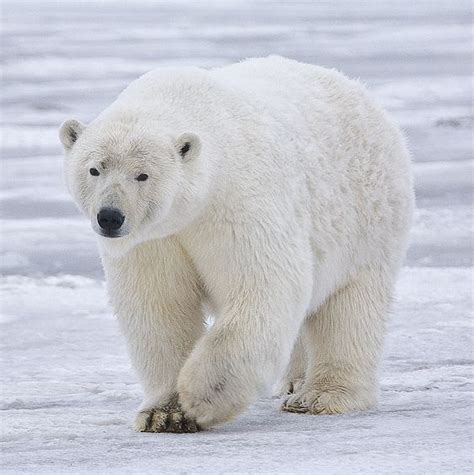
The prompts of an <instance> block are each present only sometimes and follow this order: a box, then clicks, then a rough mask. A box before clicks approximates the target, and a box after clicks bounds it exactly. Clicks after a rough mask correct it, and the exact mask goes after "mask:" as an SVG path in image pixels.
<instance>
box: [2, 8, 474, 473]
mask: <svg viewBox="0 0 474 475" xmlns="http://www.w3.org/2000/svg"><path fill="white" fill-rule="evenodd" d="M471 25H472V12H471V4H470V2H469V1H463V0H456V1H454V0H451V1H449V0H446V1H434V0H416V1H413V0H397V1H395V0H393V1H387V0H381V1H376V0H374V1H364V2H361V1H351V0H340V1H338V0H333V1H329V0H327V1H312V2H310V1H308V2H302V1H294V2H291V1H286V2H285V1H265V2H263V1H261V2H258V1H255V0H253V1H248V2H247V1H220V2H219V1H214V2H210V1H199V2H198V1H195V2H188V1H173V2H171V1H169V2H158V1H151V0H150V1H143V0H142V1H133V2H132V1H129V2H120V1H113V0H110V1H64V0H63V1H57V2H47V1H30V2H25V1H22V0H20V1H18V0H17V1H13V0H9V1H4V2H3V6H2V20H1V30H2V38H1V48H2V60H3V73H2V88H1V106H2V114H1V118H0V126H1V142H2V143H1V145H2V164H1V180H2V182H1V190H0V214H1V223H0V231H1V258H0V264H1V269H2V277H1V279H0V291H1V293H2V295H1V320H0V323H1V343H2V349H1V356H2V366H1V368H0V369H1V375H0V376H1V403H0V415H1V417H2V421H1V445H2V454H1V462H2V464H3V470H4V473H6V472H9V473H34V472H47V473H51V472H58V473H73V472H74V473H75V472H82V473H86V472H87V473H91V472H96V473H132V472H141V473H143V472H168V473H169V472H180V473H184V472H207V473H209V472H267V473H268V472H290V473H301V472H311V473H316V472H319V473H395V472H404V473H420V472H426V473H433V472H441V473H448V472H449V473H463V472H466V473H467V472H469V471H471V472H472V470H473V469H474V466H473V463H472V455H471V450H470V449H472V439H473V424H472V423H473V420H472V417H473V405H472V403H473V397H472V376H473V371H472V361H473V360H472V356H473V354H472V352H473V341H472V336H473V331H472V326H471V324H472V323H471V322H472V276H473V274H472V236H471V230H472V223H473V221H472V177H473V175H472V161H471V160H472V140H473V135H472V129H473V124H474V119H473V111H472V83H471V78H470V74H471V70H472V51H471V41H472V34H471V31H472V30H471V28H472V26H471ZM271 53H276V54H282V55H285V56H288V57H291V58H294V59H297V60H301V61H306V62H310V63H315V64H320V65H324V66H329V67H335V68H337V69H340V70H342V71H343V72H345V73H346V74H348V75H349V76H352V77H357V78H360V79H361V80H362V81H364V82H365V83H366V84H367V85H368V86H369V88H370V89H371V90H372V91H373V94H374V95H375V96H376V97H378V99H379V100H380V101H381V102H382V104H384V105H385V106H386V108H388V109H389V111H390V112H391V113H392V114H393V115H394V116H395V117H396V118H397V119H398V121H399V122H400V124H401V125H402V127H403V129H404V130H405V132H406V134H407V136H408V140H409V143H410V148H411V150H412V152H413V159H414V170H415V177H416V192H417V204H418V210H417V213H416V219H415V224H414V227H413V232H412V244H411V247H410V250H409V253H408V257H407V260H406V266H405V268H404V269H403V271H402V273H401V278H400V281H399V285H398V291H397V298H396V302H395V305H394V308H393V312H392V317H391V323H390V326H389V333H388V337H387V345H386V351H385V356H384V362H383V365H382V371H381V394H380V406H379V408H378V410H376V411H372V412H369V413H365V414H350V415H344V416H338V417H334V416H304V415H299V414H288V413H281V412H279V411H278V407H279V404H280V402H281V401H278V400H275V399H270V398H266V399H262V400H260V401H259V402H258V403H257V404H256V405H255V406H253V407H252V408H251V409H250V410H249V411H248V412H247V413H245V414H244V415H242V416H241V417H240V418H238V419H237V420H236V421H235V422H233V423H231V424H228V425H226V426H223V427H220V428H215V429H213V430H211V431H209V432H206V433H199V434H193V435H174V434H136V433H134V432H132V430H131V428H130V420H131V419H132V417H133V413H134V410H135V408H136V406H137V405H138V404H139V403H140V387H139V385H138V384H137V381H136V378H135V376H134V375H133V373H132V372H131V369H130V366H129V362H128V358H127V355H126V351H125V345H124V340H123V338H122V337H121V335H120V334H119V332H118V328H117V325H116V322H115V320H114V318H113V316H112V314H111V310H110V308H109V306H108V304H107V298H106V295H105V292H104V284H103V274H102V271H101V266H100V261H99V257H98V254H97V251H96V246H95V240H94V235H93V232H92V230H91V229H90V226H89V223H87V222H86V220H85V219H83V218H82V217H80V216H79V214H78V212H77V211H76V209H75V207H74V205H73V204H72V203H71V201H70V199H69V197H68V195H67V192H66V190H65V188H64V185H63V181H62V156H61V148H60V146H59V143H58V139H57V128H58V125H59V124H60V123H61V122H62V121H63V120H64V119H66V118H69V117H75V118H78V119H80V120H82V121H84V122H87V121H89V120H91V119H93V118H94V117H95V115H96V114H98V113H99V112H100V111H101V110H102V109H103V108H104V107H105V106H107V105H108V104H109V103H110V102H111V101H112V100H113V99H114V97H115V96H116V95H117V94H118V93H119V92H120V91H121V90H122V89H123V88H124V87H125V86H126V85H127V84H128V83H129V82H130V81H131V80H133V79H134V78H136V77H137V76H138V75H140V74H142V73H144V72H146V71H148V70H150V69H152V68H155V67H157V66H160V65H197V66H202V67H213V66H217V65H222V64H226V63H229V62H233V61H237V60H240V59H243V58H245V57H251V56H265V55H267V54H271Z"/></svg>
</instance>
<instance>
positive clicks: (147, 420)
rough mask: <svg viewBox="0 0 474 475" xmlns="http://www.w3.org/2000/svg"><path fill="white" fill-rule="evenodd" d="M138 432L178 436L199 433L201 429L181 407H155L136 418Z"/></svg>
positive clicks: (135, 427) (142, 412)
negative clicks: (170, 433) (171, 433)
mask: <svg viewBox="0 0 474 475" xmlns="http://www.w3.org/2000/svg"><path fill="white" fill-rule="evenodd" d="M134 429H135V430H136V431H137V432H173V433H176V434H181V433H193V432H198V431H199V429H200V427H199V426H198V425H197V424H196V422H195V420H194V419H192V418H191V417H189V416H187V415H186V414H185V413H184V412H183V410H182V409H181V407H180V406H179V405H172V406H165V407H154V408H152V409H147V410H145V411H140V412H139V413H138V414H137V417H136V418H135V423H134Z"/></svg>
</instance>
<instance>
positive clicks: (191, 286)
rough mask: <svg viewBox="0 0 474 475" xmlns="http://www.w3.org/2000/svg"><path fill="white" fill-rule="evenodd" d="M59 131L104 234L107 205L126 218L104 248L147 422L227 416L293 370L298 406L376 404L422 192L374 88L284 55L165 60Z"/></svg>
mask: <svg viewBox="0 0 474 475" xmlns="http://www.w3.org/2000/svg"><path fill="white" fill-rule="evenodd" d="M60 137H61V141H62V143H63V145H64V147H65V151H66V167H65V168H66V177H67V183H68V186H69V189H70V191H71V193H72V195H73V197H74V199H75V201H76V203H77V204H78V206H79V207H80V208H81V209H82V210H83V212H84V213H85V214H86V215H87V216H88V217H89V218H90V219H91V221H92V226H93V227H94V229H95V230H96V231H97V232H98V233H99V234H104V230H103V229H102V228H101V226H102V225H99V224H98V221H97V220H98V217H97V216H98V213H99V211H101V210H103V209H105V208H107V209H110V208H113V209H115V210H119V212H120V213H121V214H122V217H123V218H124V221H123V225H122V226H121V227H120V229H118V230H116V231H115V230H114V231H113V234H112V235H113V236H116V237H117V239H112V238H110V237H104V236H103V235H101V236H99V237H98V241H99V247H100V252H101V256H102V260H103V265H104V269H105V274H106V278H107V284H108V290H109V295H110V299H111V302H112V304H113V307H114V310H115V313H116V314H117V317H118V319H119V322H120V325H121V328H122V330H123V332H124V334H125V336H126V339H127V342H128V346H129V351H130V356H131V359H132V362H133V365H134V368H135V370H136V372H137V374H138V376H139V378H140V381H141V383H142V385H143V390H144V393H145V397H144V400H143V403H142V405H141V407H140V409H139V414H138V416H137V419H136V422H135V427H136V429H137V430H139V431H155V432H161V431H174V432H183V431H191V432H192V431H195V430H197V429H198V428H200V427H201V428H206V427H209V426H212V425H214V424H218V423H222V422H225V421H228V420H230V419H231V418H233V417H234V416H236V415H237V414H239V413H240V412H241V411H243V410H244V409H245V408H246V407H247V406H248V405H249V404H250V403H251V402H252V401H254V400H255V399H256V398H257V396H258V395H259V394H260V393H261V392H262V390H263V388H265V387H268V386H269V385H270V384H271V383H273V382H275V380H276V378H277V377H278V376H279V375H281V374H282V372H283V370H284V369H285V367H287V370H286V373H285V376H284V378H285V380H284V383H283V392H287V393H290V394H289V395H288V399H287V400H286V401H285V403H284V404H283V409H284V410H287V411H293V412H307V413H310V414H336V413H344V412H347V411H353V410H364V409H368V408H370V407H372V406H373V405H374V404H375V402H376V393H377V391H376V387H377V375H376V373H377V364H378V361H379V358H380V353H381V349H382V342H383V337H384V331H385V321H386V316H387V308H388V306H389V303H390V299H391V297H392V294H393V287H394V282H395V278H396V275H397V272H398V270H399V268H400V265H401V262H402V259H403V256H404V253H405V249H406V247H407V235H408V231H409V227H410V222H411V217H412V210H413V204H414V197H413V187H412V178H411V171H410V158H409V154H408V152H407V149H406V146H405V143H404V140H403V138H402V136H401V134H400V132H399V130H398V128H397V127H396V126H395V125H394V124H393V123H392V121H391V120H390V119H389V118H388V117H387V116H386V114H385V113H384V112H383V111H382V110H381V109H380V108H379V107H378V106H377V105H376V104H375V103H374V102H373V100H372V99H371V98H370V97H369V96H368V94H367V93H366V91H365V89H364V88H363V87H362V86H361V85H360V84H359V83H357V82H354V81H351V80H348V79H347V78H346V77H344V76H343V75H342V74H340V73H338V72H336V71H333V70H328V69H324V68H321V67H317V66H312V65H308V64H302V63H298V62H296V61H291V60H288V59H285V58H281V57H274V56H272V57H268V58H261V59H251V60H247V61H244V62H242V63H239V64H234V65H230V66H226V67H222V68H216V69H212V70H209V71H206V70H202V69H198V68H176V69H157V70H154V71H151V72H150V73H148V74H145V75H144V76H142V77H140V78H139V79H137V80H136V81H134V82H133V83H132V84H130V86H129V87H128V88H127V89H125V91H123V92H122V93H121V94H120V96H119V97H118V99H117V100H116V101H115V102H114V103H113V104H112V105H111V106H110V107H108V108H107V109H106V110H105V111H104V112H103V113H102V114H101V115H99V117H98V118H97V119H95V120H94V121H93V122H92V123H91V124H89V125H88V126H85V125H83V124H81V123H80V122H78V121H75V120H70V121H66V122H65V123H64V124H63V125H62V127H61V130H60ZM91 168H94V169H95V171H91V170H90V169H91ZM144 174H145V175H144ZM140 175H141V179H140V181H138V180H137V177H138V176H140ZM146 176H147V178H148V179H146V178H144V177H146ZM119 216H120V214H119ZM107 232H108V231H107ZM208 310H209V311H211V312H212V313H213V314H214V315H215V323H214V324H213V325H212V327H211V328H209V329H207V331H206V329H205V318H206V312H207V311H208ZM290 357H291V358H290Z"/></svg>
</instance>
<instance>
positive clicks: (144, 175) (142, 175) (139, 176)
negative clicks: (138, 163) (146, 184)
mask: <svg viewBox="0 0 474 475" xmlns="http://www.w3.org/2000/svg"><path fill="white" fill-rule="evenodd" d="M146 180H148V175H147V174H146V173H141V174H140V175H138V176H137V181H146Z"/></svg>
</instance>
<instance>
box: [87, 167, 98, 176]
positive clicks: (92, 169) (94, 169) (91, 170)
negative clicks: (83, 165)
mask: <svg viewBox="0 0 474 475" xmlns="http://www.w3.org/2000/svg"><path fill="white" fill-rule="evenodd" d="M89 173H90V174H91V175H92V176H99V175H100V173H99V170H97V168H91V169H90V170H89Z"/></svg>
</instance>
